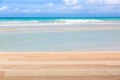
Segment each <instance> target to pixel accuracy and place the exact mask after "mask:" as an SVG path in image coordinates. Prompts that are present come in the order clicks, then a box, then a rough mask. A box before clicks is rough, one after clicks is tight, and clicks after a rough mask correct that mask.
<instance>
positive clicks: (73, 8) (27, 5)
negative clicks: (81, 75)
mask: <svg viewBox="0 0 120 80" xmlns="http://www.w3.org/2000/svg"><path fill="white" fill-rule="evenodd" d="M0 17H120V0H0Z"/></svg>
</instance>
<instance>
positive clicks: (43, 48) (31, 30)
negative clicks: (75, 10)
mask: <svg viewBox="0 0 120 80" xmlns="http://www.w3.org/2000/svg"><path fill="white" fill-rule="evenodd" d="M0 51H1V52H48V51H103V52H104V51H120V18H119V17H109V18H108V17H107V18H106V17H97V18H95V17H89V18H86V17H84V18H83V17H82V18H81V17H61V18H60V17H40V18H39V17H14V18H11V17H1V18H0Z"/></svg>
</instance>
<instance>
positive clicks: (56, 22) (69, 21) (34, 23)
mask: <svg viewBox="0 0 120 80" xmlns="http://www.w3.org/2000/svg"><path fill="white" fill-rule="evenodd" d="M93 23H94V24H98V23H119V22H111V21H104V20H95V19H92V20H87V19H86V20H82V19H81V20H77V19H76V20H72V19H60V20H51V21H39V20H31V21H0V26H39V25H67V24H93Z"/></svg>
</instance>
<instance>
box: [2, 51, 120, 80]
mask: <svg viewBox="0 0 120 80" xmlns="http://www.w3.org/2000/svg"><path fill="white" fill-rule="evenodd" d="M0 80H120V52H0Z"/></svg>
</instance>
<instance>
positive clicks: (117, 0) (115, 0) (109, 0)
mask: <svg viewBox="0 0 120 80" xmlns="http://www.w3.org/2000/svg"><path fill="white" fill-rule="evenodd" d="M104 3H105V4H120V0H104Z"/></svg>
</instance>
